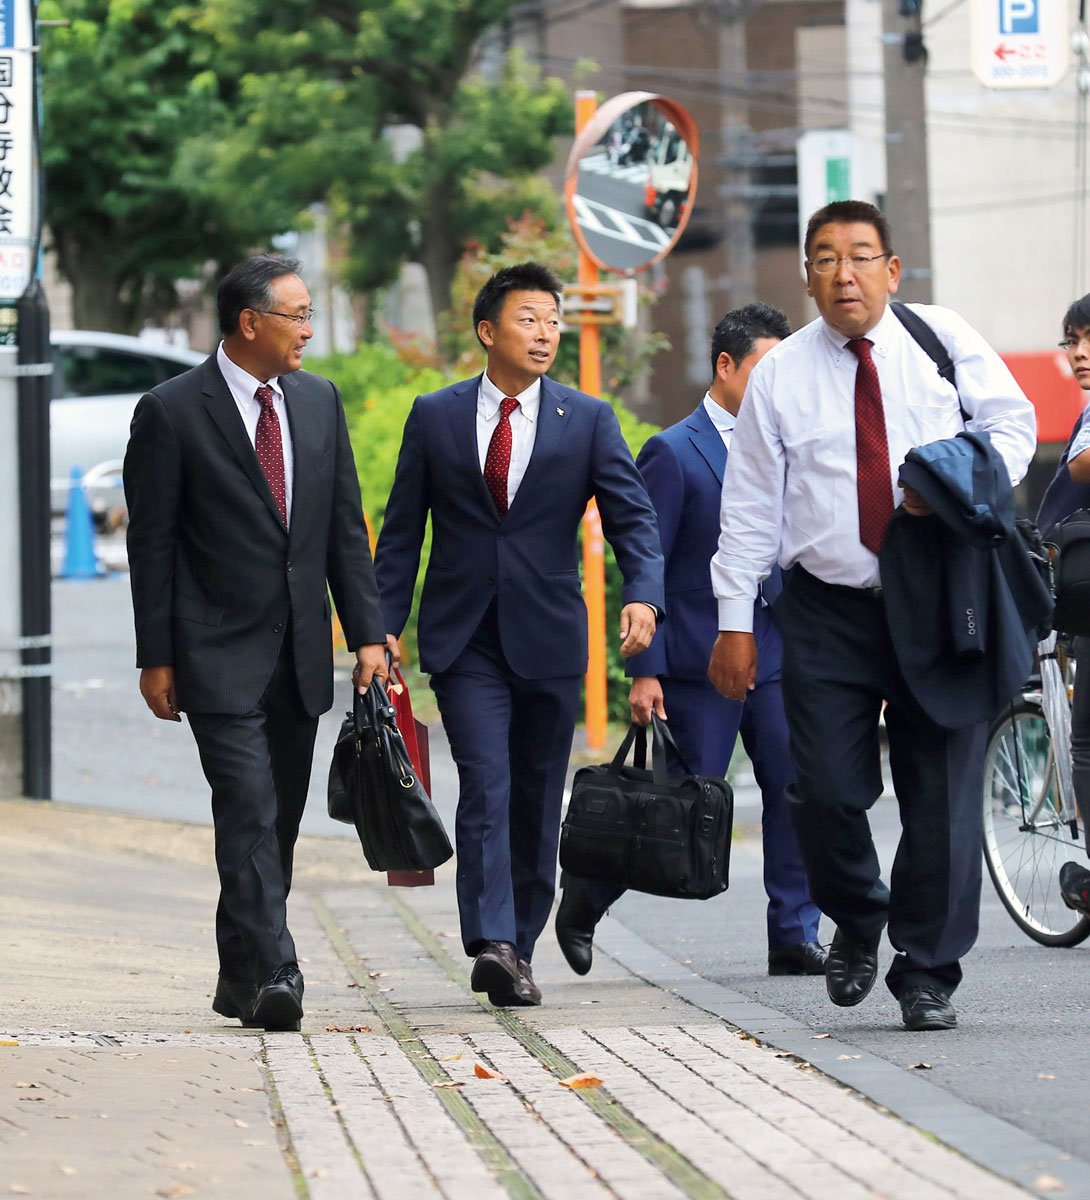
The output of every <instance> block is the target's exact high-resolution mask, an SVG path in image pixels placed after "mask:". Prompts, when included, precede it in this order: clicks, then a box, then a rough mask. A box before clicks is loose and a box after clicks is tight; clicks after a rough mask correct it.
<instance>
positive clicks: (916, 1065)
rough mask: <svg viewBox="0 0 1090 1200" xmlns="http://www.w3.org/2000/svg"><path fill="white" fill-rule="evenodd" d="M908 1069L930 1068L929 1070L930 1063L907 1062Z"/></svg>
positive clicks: (921, 1069)
mask: <svg viewBox="0 0 1090 1200" xmlns="http://www.w3.org/2000/svg"><path fill="white" fill-rule="evenodd" d="M908 1069H909V1070H910V1071H930V1070H931V1064H930V1063H925V1062H918V1063H909V1064H908Z"/></svg>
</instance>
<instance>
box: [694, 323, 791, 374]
mask: <svg viewBox="0 0 1090 1200" xmlns="http://www.w3.org/2000/svg"><path fill="white" fill-rule="evenodd" d="M790 336H791V323H790V322H789V321H788V319H787V318H786V317H785V316H784V315H783V313H782V312H780V310H779V309H778V308H773V307H772V305H771V304H744V305H743V306H742V307H741V308H732V309H731V310H730V312H729V313H727V315H726V316H725V317H724V318H723V319H722V320H721V321H720V322H719V324H718V325H716V327H715V330H714V331H713V333H712V378H713V379H714V378H715V369H716V367H717V366H718V365H719V356H720V354H729V355H730V356H731V358H733V359H734V361H735V363H740V362H741V361H742V360H743V359H745V358H748V357H749V356H750V355H751V354H752V353H753V343H754V342H755V341H756V340H757V339H758V338H779V339H780V340H781V341H782V340H783V339H784V338H785V337H790Z"/></svg>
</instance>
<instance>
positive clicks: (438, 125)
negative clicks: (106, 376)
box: [183, 0, 571, 312]
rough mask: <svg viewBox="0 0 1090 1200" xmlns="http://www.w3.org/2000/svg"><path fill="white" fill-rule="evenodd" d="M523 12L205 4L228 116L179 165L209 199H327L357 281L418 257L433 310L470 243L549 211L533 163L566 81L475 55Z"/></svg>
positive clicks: (472, 1)
mask: <svg viewBox="0 0 1090 1200" xmlns="http://www.w3.org/2000/svg"><path fill="white" fill-rule="evenodd" d="M516 7H517V0H204V3H202V4H200V5H199V6H197V5H195V6H193V7H192V8H191V10H190V20H191V21H192V22H193V23H194V25H195V27H197V28H199V29H201V30H202V31H203V32H205V33H207V34H208V35H209V37H210V41H209V42H208V43H206V45H207V46H209V47H214V48H213V49H209V50H208V51H207V52H208V54H209V57H208V60H207V72H208V74H207V75H206V77H205V78H204V79H203V80H198V82H197V86H210V85H211V84H212V82H213V81H214V82H215V85H216V86H217V87H218V88H219V99H220V101H221V102H222V103H223V104H224V105H225V106H226V107H227V108H229V109H230V110H231V112H232V114H233V116H232V120H231V123H230V128H227V129H224V130H223V132H222V135H221V136H220V137H219V138H217V139H215V140H211V139H208V138H206V137H205V138H200V137H198V138H195V139H194V140H193V141H192V143H191V144H190V146H189V147H188V148H187V150H186V152H185V154H184V155H183V162H184V164H185V168H186V173H187V175H188V176H189V177H190V178H193V179H195V180H198V181H199V186H200V187H201V188H202V190H203V191H204V193H205V194H206V195H207V196H209V198H210V199H211V200H212V201H213V202H214V203H215V204H222V203H223V202H224V201H225V199H226V198H228V197H232V198H234V200H235V202H236V203H244V202H248V200H246V199H244V198H247V197H249V196H251V195H254V196H255V200H254V203H256V204H257V205H259V206H263V207H267V208H272V209H280V210H293V211H294V212H296V213H301V212H303V211H304V210H305V209H306V207H307V206H309V205H311V204H314V203H318V202H320V203H323V204H324V205H325V206H326V208H327V211H328V212H329V214H330V216H331V218H332V220H333V222H334V223H335V225H336V226H337V227H338V228H341V229H343V230H345V231H346V233H347V240H348V260H347V263H346V264H345V274H346V281H347V282H348V283H349V284H350V285H353V286H355V287H357V288H360V289H362V290H370V289H374V288H377V287H381V286H383V285H385V284H387V283H389V282H391V281H392V280H393V279H395V278H396V275H397V271H398V269H399V267H400V265H401V263H402V262H404V261H405V260H406V259H407V258H418V259H419V260H420V261H421V262H422V263H423V264H424V266H425V268H426V269H427V273H428V280H429V287H430V293H431V299H432V304H433V307H434V309H435V311H436V312H440V311H442V310H443V309H445V308H446V307H447V305H448V303H449V299H450V289H451V283H452V280H453V276H454V271H455V267H456V265H457V262H458V258H459V256H460V254H461V250H462V246H463V244H464V243H465V241H466V240H467V239H468V238H476V239H478V240H481V241H483V242H485V243H488V244H492V245H494V244H496V243H497V240H498V238H499V235H500V233H501V232H502V231H503V229H504V228H505V227H506V222H507V220H508V218H509V217H510V216H512V215H518V214H520V213H522V212H523V211H526V210H530V211H534V212H538V213H541V214H542V215H544V216H545V217H546V218H547V219H549V220H551V221H553V220H555V219H556V217H557V215H558V204H557V200H556V197H555V194H554V192H553V190H552V189H551V188H550V187H548V185H547V184H546V183H545V182H544V181H543V180H542V179H540V178H539V177H537V176H536V174H535V173H536V172H537V171H539V170H540V169H541V168H542V167H543V166H545V165H546V164H547V163H548V162H549V161H551V159H552V156H553V141H552V139H553V137H554V135H557V134H560V133H564V132H566V131H568V130H569V129H570V120H571V118H570V103H569V100H568V97H567V94H566V91H565V89H564V86H563V84H562V83H561V82H560V81H559V80H555V79H542V78H541V76H540V73H539V72H537V71H535V70H533V69H531V68H530V67H528V66H527V64H526V63H525V61H524V60H523V59H522V58H521V57H520V56H519V55H517V54H507V53H497V54H495V55H491V54H489V55H486V56H485V57H486V58H487V60H488V61H487V62H486V61H482V47H486V48H487V46H488V44H489V37H490V36H494V35H495V34H496V33H497V31H498V30H501V29H502V27H503V23H504V21H505V20H506V19H507V18H508V17H509V16H510V15H511V14H512V12H513V10H514V9H515V8H516ZM501 49H502V48H501ZM302 219H305V218H302Z"/></svg>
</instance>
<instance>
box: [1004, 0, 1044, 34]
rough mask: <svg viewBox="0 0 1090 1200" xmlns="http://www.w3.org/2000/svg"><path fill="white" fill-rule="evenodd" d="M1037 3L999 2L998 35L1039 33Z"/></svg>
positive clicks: (1023, 0)
mask: <svg viewBox="0 0 1090 1200" xmlns="http://www.w3.org/2000/svg"><path fill="white" fill-rule="evenodd" d="M1038 2H1039V0H999V31H1000V33H1003V34H1008V33H1039V32H1040V20H1039V18H1038V15H1037V5H1038Z"/></svg>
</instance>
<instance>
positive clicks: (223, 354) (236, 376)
mask: <svg viewBox="0 0 1090 1200" xmlns="http://www.w3.org/2000/svg"><path fill="white" fill-rule="evenodd" d="M216 365H217V366H218V367H219V369H220V374H221V375H222V376H223V378H224V380H225V382H226V383H227V386H228V387H229V388H230V389H231V391H232V392H233V393H234V394H236V395H239V396H245V397H246V399H247V400H254V392H256V391H257V389H258V388H259V387H266V386H267V387H271V388H272V390H273V392H274V393H275V394H276V398H277V399H278V400H283V398H284V389H283V388H282V387H281V386H280V380H279V378H278V377H274V378H272V379H255V378H254V376H253V375H251V374H250V372H249V371H245V370H243V368H242V367H240V366H239V365H238V363H237V362H235V361H234V359H233V358H231V357H230V355H228V353H227V351H226V350H224V348H223V343H222V342H220V344H219V348H218V349H217V350H216ZM255 403H256V401H255Z"/></svg>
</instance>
